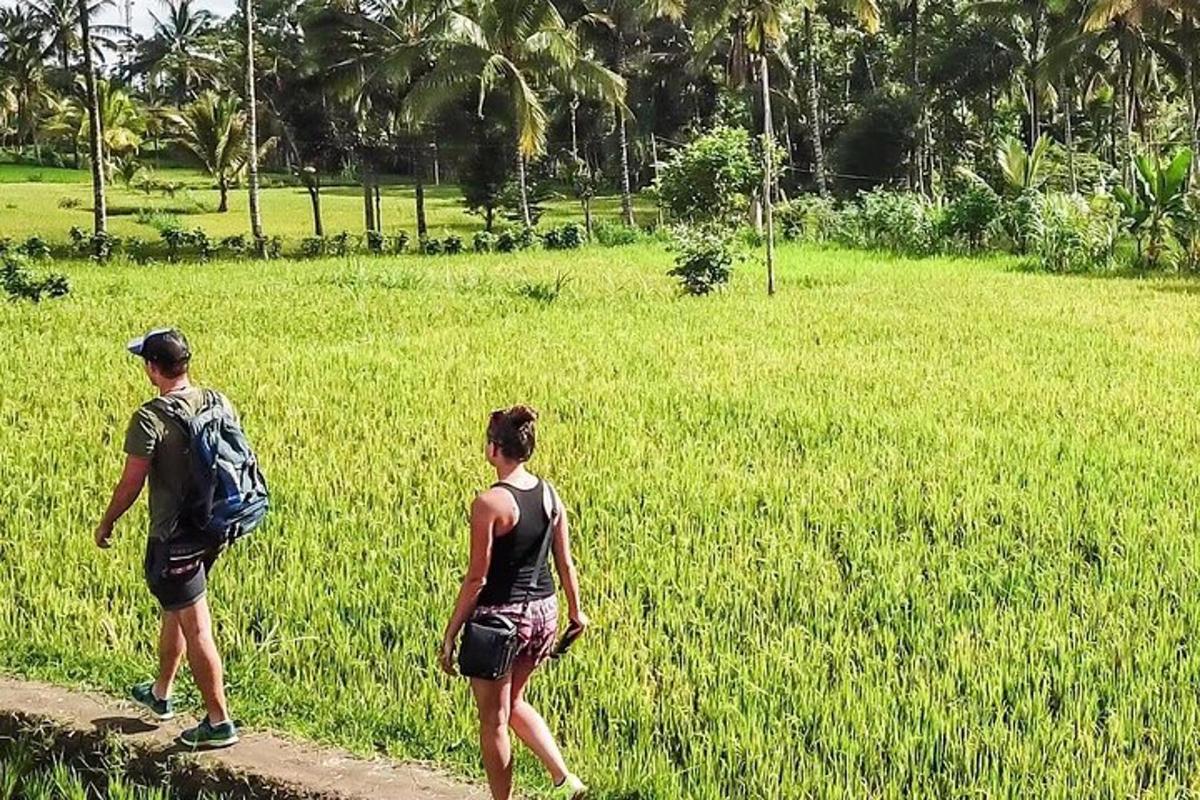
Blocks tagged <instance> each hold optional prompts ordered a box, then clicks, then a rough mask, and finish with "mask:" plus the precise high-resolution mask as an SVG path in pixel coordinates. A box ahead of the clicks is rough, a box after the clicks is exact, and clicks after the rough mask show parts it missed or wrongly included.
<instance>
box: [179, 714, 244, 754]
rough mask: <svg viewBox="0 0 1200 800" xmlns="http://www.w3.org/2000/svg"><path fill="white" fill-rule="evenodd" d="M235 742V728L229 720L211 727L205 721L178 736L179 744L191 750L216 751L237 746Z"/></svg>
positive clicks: (236, 738)
mask: <svg viewBox="0 0 1200 800" xmlns="http://www.w3.org/2000/svg"><path fill="white" fill-rule="evenodd" d="M237 741H238V732H237V727H236V726H234V724H233V722H232V721H230V720H227V721H225V722H222V723H221V724H220V725H213V724H212V723H211V722H209V721H208V720H207V719H205V720H203V721H202V722H201V723H200V724H199V725H197V726H196V727H194V728H189V729H187V730H186V731H184V732H183V733H181V734H179V743H180V744H181V745H183V746H184V747H190V748H192V749H193V750H216V749H217V748H220V747H229V746H230V745H231V744H237Z"/></svg>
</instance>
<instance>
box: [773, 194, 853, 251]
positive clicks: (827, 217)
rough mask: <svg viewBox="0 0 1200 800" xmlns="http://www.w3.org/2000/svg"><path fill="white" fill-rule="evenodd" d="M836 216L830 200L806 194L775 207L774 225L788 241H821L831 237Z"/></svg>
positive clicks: (836, 213) (835, 210)
mask: <svg viewBox="0 0 1200 800" xmlns="http://www.w3.org/2000/svg"><path fill="white" fill-rule="evenodd" d="M837 216H838V212H837V209H836V208H835V207H834V204H833V201H832V200H830V199H828V198H825V197H821V196H820V195H815V194H806V195H801V196H799V197H797V198H795V199H794V200H790V201H788V202H786V203H783V204H782V205H780V206H778V207H777V208H776V209H775V226H776V229H777V230H778V231H779V233H780V235H782V236H783V238H784V239H787V240H788V241H797V242H814V243H821V242H827V241H829V240H830V239H832V238H833V232H834V230H835V227H836V222H837Z"/></svg>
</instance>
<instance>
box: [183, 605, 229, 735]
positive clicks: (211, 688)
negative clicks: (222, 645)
mask: <svg viewBox="0 0 1200 800" xmlns="http://www.w3.org/2000/svg"><path fill="white" fill-rule="evenodd" d="M175 613H176V614H177V615H178V618H179V626H180V628H181V629H182V631H183V638H184V639H185V641H186V642H187V658H188V666H189V667H191V669H192V677H194V678H195V679H196V686H197V687H198V688H199V689H200V695H201V697H203V698H204V707H205V709H207V711H208V721H209V722H210V723H213V724H217V723H221V722H225V721H227V720H228V719H229V708H228V706H227V705H226V703H225V673H224V668H223V667H222V666H221V654H220V653H218V652H217V645H216V642H215V641H213V635H212V617H211V616H210V614H209V611H208V599H207V598H206V597H201V598H200V599H199V600H197V601H196V602H195V603H194V604H192V605H190V606H188V607H187V608H184V609H181V610H179V611H177V612H175Z"/></svg>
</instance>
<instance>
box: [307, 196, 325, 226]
mask: <svg viewBox="0 0 1200 800" xmlns="http://www.w3.org/2000/svg"><path fill="white" fill-rule="evenodd" d="M308 199H309V201H310V202H311V203H312V214H313V236H324V235H325V225H324V224H323V223H322V222H321V187H320V186H318V185H316V184H313V185H312V186H309V187H308Z"/></svg>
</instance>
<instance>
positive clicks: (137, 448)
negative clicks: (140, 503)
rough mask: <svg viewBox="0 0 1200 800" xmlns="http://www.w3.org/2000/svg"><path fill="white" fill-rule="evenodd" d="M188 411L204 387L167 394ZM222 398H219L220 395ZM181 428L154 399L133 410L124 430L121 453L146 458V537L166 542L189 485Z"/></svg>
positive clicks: (195, 407) (174, 530)
mask: <svg viewBox="0 0 1200 800" xmlns="http://www.w3.org/2000/svg"><path fill="white" fill-rule="evenodd" d="M171 396H172V397H177V398H180V399H181V400H183V401H184V403H186V404H187V407H188V411H189V413H191V414H195V413H197V412H198V411H199V410H200V408H201V406H203V404H204V390H203V389H200V388H197V387H194V386H193V387H189V388H187V389H182V390H180V391H177V392H172V393H171ZM222 399H223V398H222ZM188 444H189V443H188V442H187V440H186V439H185V435H184V432H183V430H182V429H181V428H180V426H179V425H178V424H176V423H175V422H172V421H171V419H170V417H168V416H167V414H166V411H164V410H163V401H162V400H161V399H160V398H157V397H156V398H154V399H153V400H150V401H149V402H146V403H144V404H142V406H141V407H140V408H139V409H138V410H137V411H135V412H133V418H132V419H130V420H129V428H128V429H127V430H126V431H125V452H126V453H127V454H128V455H131V456H137V457H140V458H149V459H150V476H149V480H148V483H149V485H150V538H151V539H157V540H158V541H162V542H167V541H170V540H172V539H174V538H175V537H176V536H178V535H179V530H178V523H179V515H180V512H181V511H182V510H183V507H184V501H185V499H186V498H187V495H188V492H189V491H190V490H191V488H192V484H193V479H192V465H191V461H190V456H189V454H188Z"/></svg>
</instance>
